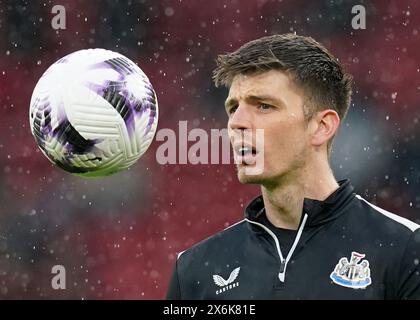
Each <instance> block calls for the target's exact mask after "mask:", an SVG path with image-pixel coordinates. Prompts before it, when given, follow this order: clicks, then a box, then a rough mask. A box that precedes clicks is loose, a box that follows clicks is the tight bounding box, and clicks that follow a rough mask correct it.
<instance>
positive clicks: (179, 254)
mask: <svg viewBox="0 0 420 320" xmlns="http://www.w3.org/2000/svg"><path fill="white" fill-rule="evenodd" d="M244 221H245V219H243V220H241V221H238V222H236V223H234V224H232V225H231V226H229V227H227V228H225V229H223V231H225V230H227V229H230V228H232V227H234V226H236V225H237V224H240V223H242V222H244ZM187 250H188V249H187ZM187 250H184V251H181V252H180V253H178V257H177V258H176V259H177V260H178V259H179V257H180V256H181V254H183V253H184V252H185V251H187Z"/></svg>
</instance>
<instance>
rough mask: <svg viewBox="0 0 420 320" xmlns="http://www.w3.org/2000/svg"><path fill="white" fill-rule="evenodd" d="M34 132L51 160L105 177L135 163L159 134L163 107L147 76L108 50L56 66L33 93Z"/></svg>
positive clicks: (67, 59) (86, 52)
mask: <svg viewBox="0 0 420 320" xmlns="http://www.w3.org/2000/svg"><path fill="white" fill-rule="evenodd" d="M29 120H30V127H31V132H32V134H33V136H34V138H35V140H36V142H37V144H38V146H39V147H40V149H41V150H42V152H43V153H44V154H45V155H46V156H47V158H48V159H49V160H50V161H51V162H52V163H54V164H56V165H57V166H59V167H60V168H62V169H64V170H66V171H68V172H70V173H72V174H75V175H79V176H84V177H101V176H106V175H111V174H113V173H116V172H119V171H121V170H124V169H126V168H128V167H130V166H131V165H133V164H134V163H135V162H136V161H137V160H138V159H139V158H140V156H141V155H142V154H143V153H144V152H145V151H146V150H147V149H148V147H149V146H150V144H151V142H152V140H153V137H154V135H155V132H156V127H157V122H158V103H157V97H156V93H155V91H154V90H153V87H152V84H151V83H150V81H149V79H148V78H147V76H146V75H145V74H144V72H143V71H142V70H141V69H140V68H139V67H138V66H137V65H136V64H135V63H134V62H132V61H131V60H129V59H128V58H126V57H125V56H123V55H121V54H119V53H116V52H113V51H109V50H104V49H87V50H80V51H76V52H74V53H71V54H69V55H67V56H65V57H63V58H62V59H60V60H58V61H57V62H55V63H54V64H52V65H51V66H50V67H49V68H48V69H47V71H45V73H44V74H43V75H42V77H41V79H40V80H39V81H38V83H37V85H36V86H35V89H34V92H33V94H32V98H31V103H30V108H29Z"/></svg>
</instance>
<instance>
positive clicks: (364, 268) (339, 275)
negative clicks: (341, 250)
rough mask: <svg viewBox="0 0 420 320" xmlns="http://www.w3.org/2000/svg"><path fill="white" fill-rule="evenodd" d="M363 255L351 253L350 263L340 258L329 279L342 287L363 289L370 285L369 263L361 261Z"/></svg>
mask: <svg viewBox="0 0 420 320" xmlns="http://www.w3.org/2000/svg"><path fill="white" fill-rule="evenodd" d="M364 257H365V255H364V254H361V253H357V252H354V251H353V252H352V253H351V258H350V261H348V260H347V258H341V259H340V261H339V262H338V264H337V265H336V266H335V269H334V272H332V273H331V275H330V279H331V280H332V281H334V283H335V284H338V285H340V286H343V287H347V288H353V289H365V288H366V287H367V286H368V285H370V284H371V283H372V279H371V277H370V269H369V261H367V260H362V259H363V258H364Z"/></svg>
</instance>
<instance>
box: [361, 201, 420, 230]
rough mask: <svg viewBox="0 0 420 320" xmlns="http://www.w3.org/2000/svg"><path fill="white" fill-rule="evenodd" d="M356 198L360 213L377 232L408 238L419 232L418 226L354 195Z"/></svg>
mask: <svg viewBox="0 0 420 320" xmlns="http://www.w3.org/2000/svg"><path fill="white" fill-rule="evenodd" d="M356 198H357V200H358V206H359V208H360V209H362V210H361V212H362V213H363V215H364V216H365V217H366V219H367V220H368V221H369V222H370V223H373V224H374V227H375V229H376V230H377V231H378V232H380V231H381V232H385V233H387V234H398V235H400V236H401V235H406V236H407V237H410V236H412V234H413V233H418V232H419V231H420V225H418V224H417V223H415V222H413V221H411V220H409V219H407V218H404V217H402V216H400V215H398V214H395V213H392V212H389V211H387V210H385V209H383V208H380V207H378V206H376V205H374V204H372V203H370V202H369V201H367V200H366V199H364V198H363V197H361V196H360V195H356Z"/></svg>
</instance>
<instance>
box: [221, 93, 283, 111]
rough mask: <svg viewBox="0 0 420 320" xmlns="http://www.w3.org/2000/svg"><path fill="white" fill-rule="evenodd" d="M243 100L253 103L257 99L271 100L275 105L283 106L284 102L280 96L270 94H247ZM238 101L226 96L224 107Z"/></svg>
mask: <svg viewBox="0 0 420 320" xmlns="http://www.w3.org/2000/svg"><path fill="white" fill-rule="evenodd" d="M245 101H246V102H248V103H253V102H257V101H268V102H272V103H274V104H276V105H280V106H285V105H286V104H285V102H284V100H283V99H281V98H275V97H273V96H270V95H248V96H246V97H245ZM237 103H238V100H237V99H235V98H228V99H226V101H225V109H229V108H230V107H231V106H232V105H235V104H237Z"/></svg>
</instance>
